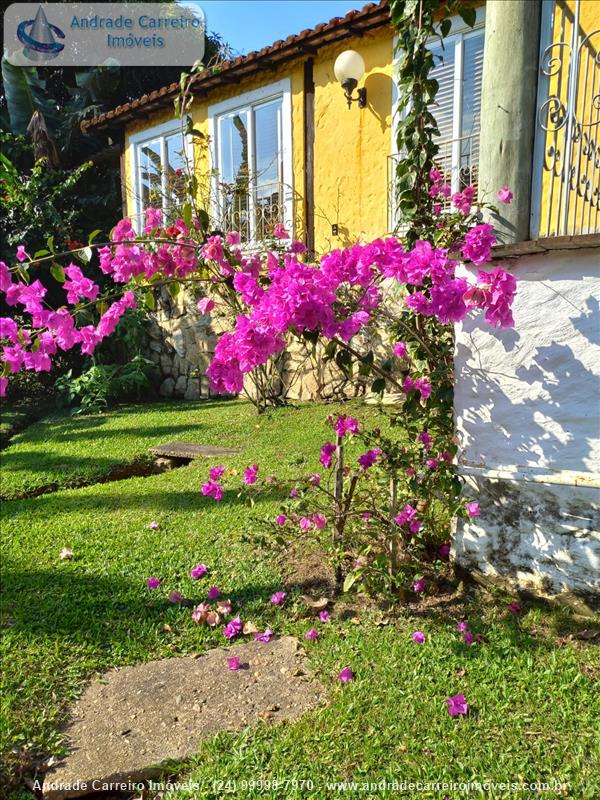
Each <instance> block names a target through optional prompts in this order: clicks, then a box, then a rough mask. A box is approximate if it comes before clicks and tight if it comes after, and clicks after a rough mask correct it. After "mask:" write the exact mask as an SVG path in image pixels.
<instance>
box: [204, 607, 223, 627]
mask: <svg viewBox="0 0 600 800" xmlns="http://www.w3.org/2000/svg"><path fill="white" fill-rule="evenodd" d="M219 622H221V617H220V616H219V614H218V613H217V612H216V611H209V612H208V614H207V615H206V624H207V625H208V626H209V627H210V628H216V627H217V625H218V624H219Z"/></svg>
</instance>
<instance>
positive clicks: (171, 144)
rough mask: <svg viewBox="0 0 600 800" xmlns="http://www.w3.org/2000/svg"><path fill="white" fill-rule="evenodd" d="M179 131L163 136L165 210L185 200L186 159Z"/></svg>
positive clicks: (173, 207)
mask: <svg viewBox="0 0 600 800" xmlns="http://www.w3.org/2000/svg"><path fill="white" fill-rule="evenodd" d="M183 147H184V144H183V140H182V136H181V133H174V134H172V135H171V136H167V137H165V158H166V163H165V164H164V171H165V195H166V197H165V200H166V206H167V211H171V210H173V209H176V208H178V207H179V206H180V204H181V203H183V202H184V200H185V175H186V168H187V164H186V160H185V153H184V151H183Z"/></svg>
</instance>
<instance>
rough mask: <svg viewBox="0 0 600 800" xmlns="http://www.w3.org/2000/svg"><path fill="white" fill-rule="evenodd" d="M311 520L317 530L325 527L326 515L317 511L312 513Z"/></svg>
mask: <svg viewBox="0 0 600 800" xmlns="http://www.w3.org/2000/svg"><path fill="white" fill-rule="evenodd" d="M312 521H313V522H314V524H315V528H317V529H318V530H321V529H322V528H324V527H325V525H327V517H326V516H325V514H318V513H317V514H313V515H312Z"/></svg>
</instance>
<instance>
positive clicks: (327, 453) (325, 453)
mask: <svg viewBox="0 0 600 800" xmlns="http://www.w3.org/2000/svg"><path fill="white" fill-rule="evenodd" d="M334 453H335V445H334V444H333V443H332V442H325V444H324V445H323V447H322V448H321V457H320V459H319V461H320V462H321V464H323V466H324V467H326V468H327V469H329V468H330V467H331V463H332V456H333V454H334Z"/></svg>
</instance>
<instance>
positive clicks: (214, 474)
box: [208, 467, 225, 481]
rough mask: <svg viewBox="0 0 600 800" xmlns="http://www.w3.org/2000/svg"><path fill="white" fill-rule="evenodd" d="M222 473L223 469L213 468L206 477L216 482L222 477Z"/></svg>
mask: <svg viewBox="0 0 600 800" xmlns="http://www.w3.org/2000/svg"><path fill="white" fill-rule="evenodd" d="M224 472H225V467H213V468H212V469H211V470H210V472H209V473H208V477H209V478H210V479H211V481H218V480H220V479H221V478H222V477H223V473H224Z"/></svg>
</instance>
